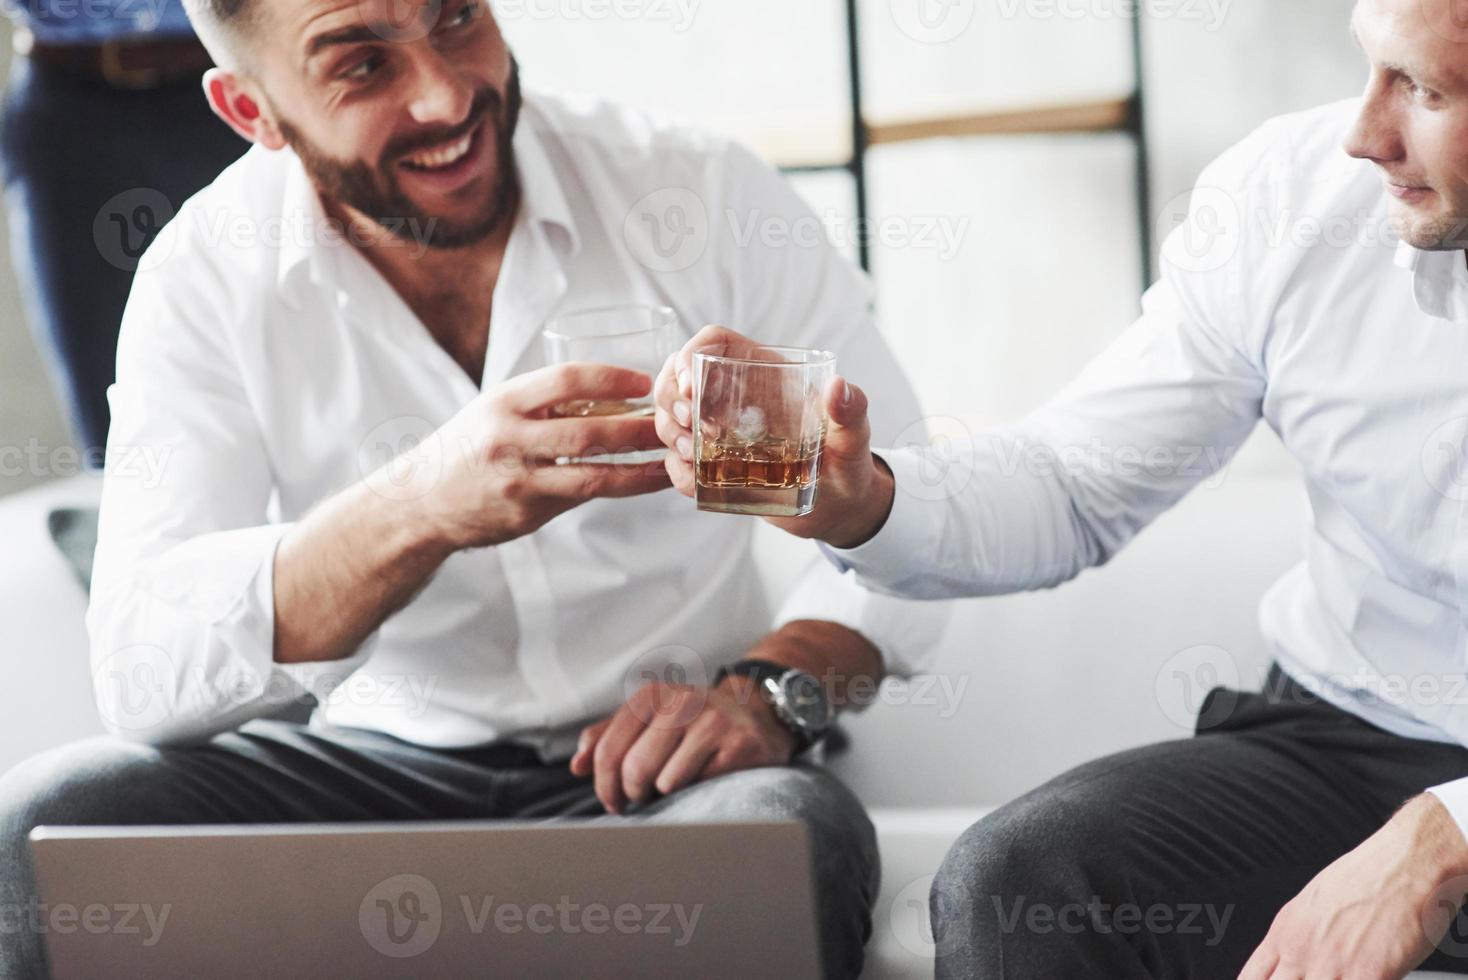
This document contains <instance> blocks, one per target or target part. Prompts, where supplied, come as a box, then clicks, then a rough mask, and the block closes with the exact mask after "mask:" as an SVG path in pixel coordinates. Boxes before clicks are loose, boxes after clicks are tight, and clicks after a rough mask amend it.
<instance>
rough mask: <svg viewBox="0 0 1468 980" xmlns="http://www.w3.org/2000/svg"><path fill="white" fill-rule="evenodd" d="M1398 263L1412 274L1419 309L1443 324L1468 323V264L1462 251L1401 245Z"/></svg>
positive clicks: (1398, 251) (1413, 295)
mask: <svg viewBox="0 0 1468 980" xmlns="http://www.w3.org/2000/svg"><path fill="white" fill-rule="evenodd" d="M1394 261H1395V262H1396V265H1397V267H1398V268H1401V269H1406V270H1408V271H1409V272H1411V273H1412V298H1413V299H1414V300H1416V302H1417V309H1419V310H1421V311H1422V312H1423V313H1426V314H1427V315H1428V316H1431V317H1436V318H1437V319H1439V320H1468V261H1465V260H1464V257H1463V252H1462V250H1460V249H1452V250H1448V251H1426V250H1424V249H1420V248H1415V247H1413V246H1411V245H1409V244H1407V243H1406V242H1400V243H1399V244H1398V245H1397V254H1396V258H1395V260H1394Z"/></svg>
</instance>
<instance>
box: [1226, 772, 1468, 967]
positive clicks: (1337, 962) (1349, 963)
mask: <svg viewBox="0 0 1468 980" xmlns="http://www.w3.org/2000/svg"><path fill="white" fill-rule="evenodd" d="M1465 875H1468V842H1465V841H1464V840H1463V835H1462V833H1461V832H1459V830H1458V827H1457V824H1455V823H1454V822H1453V819H1452V817H1451V816H1450V815H1449V814H1448V811H1447V809H1446V808H1444V807H1443V805H1442V803H1441V802H1439V801H1438V799H1437V798H1436V797H1434V796H1432V795H1431V794H1423V795H1422V796H1419V797H1417V798H1415V799H1413V800H1412V801H1411V802H1409V803H1408V804H1407V805H1406V806H1404V807H1403V808H1402V809H1401V810H1399V811H1398V812H1397V815H1396V816H1394V817H1393V818H1392V819H1391V820H1390V821H1388V822H1387V824H1386V826H1384V827H1383V828H1382V829H1381V830H1379V831H1377V832H1376V833H1375V834H1372V835H1371V836H1370V837H1368V838H1367V839H1366V840H1365V841H1364V842H1363V843H1362V844H1361V845H1360V846H1359V847H1357V848H1356V849H1355V850H1353V851H1351V852H1350V853H1348V854H1346V855H1345V856H1344V857H1342V858H1340V859H1339V860H1337V861H1336V862H1335V863H1333V864H1331V865H1330V866H1329V867H1328V868H1326V869H1325V870H1324V871H1322V872H1320V874H1318V875H1316V876H1315V879H1314V880H1313V881H1311V882H1310V884H1308V885H1306V886H1305V890H1304V891H1302V892H1301V893H1300V894H1299V895H1298V896H1296V897H1295V898H1294V899H1292V900H1291V901H1290V903H1289V904H1288V905H1286V906H1285V907H1284V908H1283V909H1281V910H1280V912H1279V914H1278V915H1277V916H1275V919H1274V924H1273V926H1271V927H1270V930H1269V934H1268V935H1267V936H1266V937H1265V938H1264V942H1263V944H1262V945H1260V947H1259V948H1258V949H1257V950H1256V951H1255V952H1254V955H1253V956H1252V957H1251V958H1250V959H1249V962H1248V963H1247V964H1246V965H1245V966H1244V970H1243V972H1242V973H1241V974H1239V978H1240V980H1265V978H1273V980H1285V978H1315V977H1322V978H1335V977H1351V978H1354V977H1361V978H1367V977H1370V978H1384V977H1401V976H1404V975H1405V974H1407V973H1408V972H1410V971H1411V970H1413V969H1414V968H1415V967H1416V966H1417V965H1418V964H1420V963H1421V962H1422V961H1423V960H1424V959H1425V958H1426V957H1427V955H1428V954H1429V953H1431V952H1432V949H1433V946H1434V945H1435V944H1436V943H1437V941H1438V940H1439V939H1441V938H1442V936H1443V935H1444V934H1445V933H1446V931H1447V929H1448V926H1449V925H1450V924H1451V922H1452V920H1453V916H1454V915H1456V914H1457V911H1458V908H1459V907H1460V906H1461V905H1462V904H1463V897H1464V893H1465V892H1468V877H1465Z"/></svg>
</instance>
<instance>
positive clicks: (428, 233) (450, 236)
mask: <svg viewBox="0 0 1468 980" xmlns="http://www.w3.org/2000/svg"><path fill="white" fill-rule="evenodd" d="M521 102H522V99H521V95H520V67H519V65H518V64H516V63H515V61H514V59H511V61H510V80H509V83H508V84H507V85H506V86H505V94H504V95H503V96H501V95H500V93H499V92H498V91H496V90H494V89H492V88H483V89H480V90H479V91H477V92H475V93H474V101H473V102H472V103H471V104H470V107H469V116H468V118H467V119H465V120H464V122H462V123H460V124H459V125H458V126H455V127H453V128H452V129H437V130H431V131H425V132H422V133H416V134H414V135H413V136H412V137H411V138H409V139H403V140H399V141H397V142H396V143H392V144H389V145H388V146H387V148H386V149H384V150H383V152H382V159H381V164H380V166H379V167H372V166H370V165H369V164H367V163H366V162H365V161H362V160H357V161H353V162H351V163H343V162H342V161H340V160H337V159H334V158H333V157H331V156H330V155H329V154H327V153H325V152H324V151H322V150H321V149H320V148H319V147H318V146H316V144H314V143H312V142H311V141H310V140H309V139H307V138H306V136H305V135H304V134H303V133H302V132H301V131H300V130H298V129H296V127H294V126H292V125H291V124H290V123H288V122H286V121H285V120H284V119H281V120H280V121H279V125H280V131H281V135H282V136H284V137H285V139H286V142H288V143H289V144H290V145H291V149H293V150H295V152H296V155H297V156H298V157H300V159H301V164H302V165H303V166H304V167H305V168H306V173H307V174H309V175H310V176H311V179H312V181H313V182H314V183H315V185H316V187H317V189H318V190H319V191H320V193H321V195H322V196H323V197H325V198H328V199H330V200H332V201H335V202H337V203H339V204H343V205H346V206H347V207H350V208H352V209H354V210H356V211H359V212H361V213H362V214H364V215H366V216H367V217H368V218H371V219H372V220H373V221H374V222H376V223H377V224H378V225H380V226H381V227H382V228H383V229H384V230H386V231H387V232H389V233H391V234H392V235H393V236H395V237H396V238H398V239H400V240H403V241H411V242H413V243H414V244H422V245H426V246H428V247H430V248H444V249H453V248H464V247H466V246H468V245H473V244H475V243H476V242H480V241H483V240H484V239H485V238H487V237H489V235H491V234H493V233H494V232H495V231H497V230H498V229H499V228H500V227H501V226H502V225H503V224H504V223H505V221H507V220H508V219H509V218H510V216H511V212H512V211H513V209H514V207H515V204H516V201H517V200H518V196H519V176H518V174H517V172H516V170H515V150H514V142H515V139H514V138H515V130H516V128H517V126H518V125H519V122H520V106H521ZM486 114H488V116H489V128H490V129H492V130H493V131H494V132H493V138H494V141H495V152H496V155H497V157H498V159H497V161H496V167H495V170H496V174H497V178H498V179H497V180H496V181H495V185H494V187H492V188H491V189H490V192H489V195H488V197H487V198H486V199H485V200H483V201H482V202H480V204H481V207H480V208H479V209H478V213H476V214H474V215H473V216H471V217H469V218H467V219H465V220H453V219H450V218H445V217H443V216H442V215H431V214H425V213H424V212H423V211H422V210H420V209H419V208H418V207H417V205H415V204H414V203H413V202H412V200H410V199H409V197H408V196H407V195H406V194H404V193H403V191H402V188H401V187H400V186H399V185H398V178H397V173H396V171H395V169H394V168H395V167H396V165H397V164H398V162H399V161H401V160H403V159H404V158H406V157H410V156H412V155H413V154H415V153H418V152H420V151H422V150H426V149H429V148H430V147H435V146H443V145H444V144H447V143H453V142H455V141H457V140H459V139H462V138H463V137H464V136H465V135H467V134H468V133H471V132H473V131H474V130H475V129H476V128H478V126H479V124H480V123H481V122H482V121H484V119H485V116H486ZM489 135H490V134H488V133H486V134H483V135H481V136H480V139H487V138H489Z"/></svg>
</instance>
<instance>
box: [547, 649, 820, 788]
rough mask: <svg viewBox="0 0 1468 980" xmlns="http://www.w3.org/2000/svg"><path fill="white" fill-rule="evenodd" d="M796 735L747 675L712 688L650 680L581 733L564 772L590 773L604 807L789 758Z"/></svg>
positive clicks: (784, 761) (780, 762) (782, 761)
mask: <svg viewBox="0 0 1468 980" xmlns="http://www.w3.org/2000/svg"><path fill="white" fill-rule="evenodd" d="M794 753H795V736H794V735H792V734H791V733H790V732H789V731H788V730H787V729H786V728H785V727H784V726H783V725H781V724H780V722H779V720H778V719H777V718H776V717H775V712H774V709H772V708H771V707H770V706H769V705H768V704H766V703H765V700H764V698H762V697H760V695H759V692H758V691H757V690H755V687H754V682H753V681H752V680H750V679H748V678H742V677H726V678H725V679H724V681H723V682H722V683H721V684H720V685H719V686H718V687H712V688H711V687H699V686H694V685H687V684H669V683H666V682H663V681H653V682H651V683H649V684H647V685H645V686H644V687H642V688H640V689H639V690H638V691H637V693H636V694H634V695H633V696H632V697H631V698H630V699H628V701H627V703H626V704H624V705H623V706H622V707H621V708H620V709H619V710H618V711H617V713H616V714H614V715H612V717H610V718H607V719H605V720H604V721H599V722H597V723H596V724H594V725H591V726H589V727H588V728H586V729H585V730H584V731H582V733H581V741H580V743H579V744H578V746H577V748H576V755H575V757H574V758H572V759H571V771H572V772H573V773H575V774H576V775H578V776H589V775H592V774H595V776H596V796H597V799H599V800H601V802H602V805H603V806H605V807H606V808H607V812H608V813H621V812H622V811H623V809H625V808H626V806H627V805H628V804H629V803H631V804H642V803H646V802H648V801H649V800H651V799H653V797H654V796H655V795H663V796H666V795H668V794H669V793H673V792H675V791H677V790H680V789H682V788H683V787H685V786H688V785H690V784H692V783H695V782H699V781H701V780H705V779H712V778H714V777H715V776H721V775H723V774H725V773H730V772H738V771H739V770H741V769H754V768H756V767H759V766H778V765H784V764H786V763H788V762H789V761H790V759H791V756H792V755H794Z"/></svg>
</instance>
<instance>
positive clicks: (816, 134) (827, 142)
mask: <svg viewBox="0 0 1468 980" xmlns="http://www.w3.org/2000/svg"><path fill="white" fill-rule="evenodd" d="M1132 106H1133V102H1132V100H1131V99H1130V98H1120V99H1105V100H1102V101H1098V102H1076V103H1071V104H1069V105H1055V106H1036V107H1031V108H1022V109H1003V110H997V111H988V112H973V113H952V114H946V115H940V116H929V117H924V118H918V119H899V120H891V121H882V122H869V123H867V142H868V145H870V146H892V145H894V144H897V143H912V142H917V141H920V140H933V139H955V138H956V139H962V138H967V137H976V136H1026V135H1041V134H1056V133H1109V132H1117V131H1121V130H1126V129H1127V128H1128V127H1129V126H1130V125H1131V122H1132V111H1133V109H1132ZM755 142H756V145H757V146H759V148H760V150H761V151H762V152H763V153H764V155H765V156H766V158H768V159H770V160H773V161H774V162H775V163H776V164H777V165H779V166H781V167H785V168H794V169H799V168H804V169H813V168H828V169H840V168H844V167H846V166H847V161H846V160H845V159H843V158H842V157H841V155H840V153H841V150H838V149H837V148H838V147H840V148H842V149H844V148H845V147H848V146H850V145H851V130H850V127H839V126H831V127H825V128H822V127H812V128H810V129H807V130H805V131H803V132H801V133H798V134H792V133H788V132H787V133H782V134H778V135H777V134H765V138H762V139H761V138H757V139H756V140H755Z"/></svg>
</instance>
